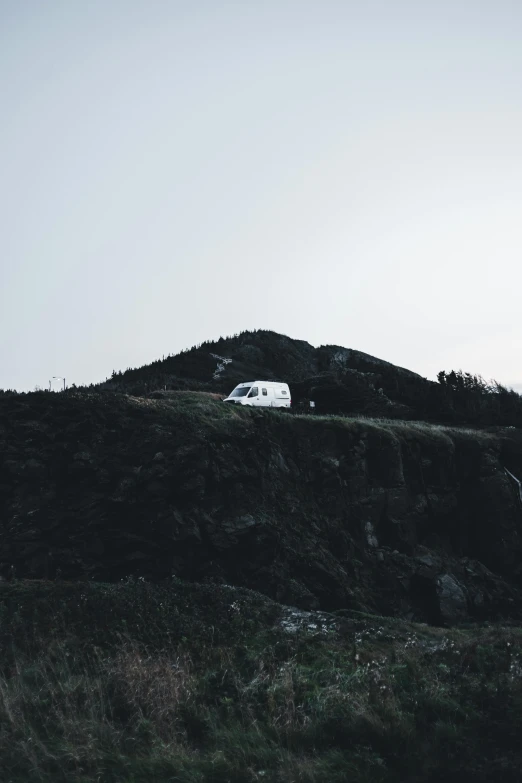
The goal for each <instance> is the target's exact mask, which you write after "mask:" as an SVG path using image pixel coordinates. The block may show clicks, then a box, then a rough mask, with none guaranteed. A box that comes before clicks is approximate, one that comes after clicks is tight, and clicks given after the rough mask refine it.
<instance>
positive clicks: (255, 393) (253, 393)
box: [248, 386, 259, 397]
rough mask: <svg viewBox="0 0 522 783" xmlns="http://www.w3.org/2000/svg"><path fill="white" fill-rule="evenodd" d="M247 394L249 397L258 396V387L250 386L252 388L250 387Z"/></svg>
mask: <svg viewBox="0 0 522 783" xmlns="http://www.w3.org/2000/svg"><path fill="white" fill-rule="evenodd" d="M248 396H249V397H258V396H259V389H258V388H257V386H252V388H251V389H250V394H249V395H248Z"/></svg>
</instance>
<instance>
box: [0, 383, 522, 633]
mask: <svg viewBox="0 0 522 783" xmlns="http://www.w3.org/2000/svg"><path fill="white" fill-rule="evenodd" d="M517 438H518V435H517V433H514V434H510V435H509V437H504V436H502V435H501V434H496V435H494V434H486V433H483V432H473V431H462V430H449V429H445V428H440V427H430V426H428V425H419V424H414V423H404V422H402V423H401V422H395V423H393V424H390V423H383V422H376V421H367V422H363V421H357V420H350V419H337V418H321V417H316V418H314V417H299V416H289V415H286V416H285V415H284V414H281V413H277V412H274V411H262V410H244V409H241V410H237V409H236V408H234V407H232V409H231V406H226V405H224V404H222V403H221V402H220V401H219V400H217V399H215V398H213V397H212V396H211V395H207V394H203V393H184V392H179V393H175V394H174V393H173V394H171V395H170V396H169V398H168V399H157V400H156V399H154V400H151V399H144V398H133V397H129V396H126V395H116V394H103V393H90V394H87V393H73V392H67V393H61V394H49V393H35V394H31V395H23V396H12V397H6V398H4V399H1V400H0V454H1V455H2V457H1V464H0V469H1V474H0V476H1V477H0V574H1V575H2V577H3V578H5V579H9V578H13V576H15V577H16V576H24V577H32V578H41V579H60V578H61V579H96V580H109V581H116V580H120V579H122V578H125V577H126V576H129V575H131V574H134V575H136V576H144V577H145V578H147V579H151V580H157V581H159V580H162V579H165V578H168V577H170V576H171V575H172V574H175V575H176V576H178V577H181V578H183V579H189V580H194V581H207V582H211V581H215V582H220V583H228V584H234V585H241V586H245V587H249V588H253V589H255V590H258V591H260V592H263V593H265V594H266V595H268V596H270V597H272V598H274V599H276V600H277V601H280V602H282V603H285V604H288V605H292V606H296V607H298V608H300V609H302V610H311V609H322V610H328V611H338V612H340V613H341V614H342V611H343V610H345V609H350V610H353V609H356V610H360V611H371V612H377V613H380V614H388V615H391V614H396V615H400V616H402V617H405V618H408V619H414V620H420V621H425V622H430V623H435V624H456V623H460V622H463V621H467V620H470V619H478V620H487V619H498V618H504V619H507V618H513V619H516V618H518V617H519V615H520V613H521V610H522V601H521V599H522V579H521V574H522V565H521V563H522V560H521V556H522V508H521V504H520V500H519V496H518V488H517V487H516V486H515V485H514V482H513V480H512V479H511V478H510V476H509V475H508V474H507V473H506V471H505V470H504V468H505V467H507V468H509V470H510V471H511V472H512V473H513V475H515V476H516V475H521V474H522V444H521V443H519V442H518V440H517Z"/></svg>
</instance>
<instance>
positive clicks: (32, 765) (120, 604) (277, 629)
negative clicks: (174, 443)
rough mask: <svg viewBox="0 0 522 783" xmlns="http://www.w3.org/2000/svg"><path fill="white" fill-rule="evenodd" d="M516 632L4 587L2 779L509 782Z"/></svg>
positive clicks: (233, 594)
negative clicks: (443, 628)
mask: <svg viewBox="0 0 522 783" xmlns="http://www.w3.org/2000/svg"><path fill="white" fill-rule="evenodd" d="M521 639H522V634H521V632H520V631H519V629H517V628H492V627H491V628H481V629H478V628H468V629H465V630H451V631H447V630H442V629H436V628H429V627H427V626H413V625H409V624H405V623H402V622H398V621H394V620H390V619H386V618H378V617H370V616H363V615H352V616H350V617H343V618H340V617H334V616H332V615H329V616H327V615H317V614H316V613H310V614H308V613H298V612H294V611H290V610H288V609H283V608H281V607H279V606H278V605H277V604H275V603H273V602H271V601H269V600H268V599H266V598H264V597H262V596H260V595H258V594H256V593H252V592H250V591H247V590H236V589H233V588H228V587H224V586H215V585H212V586H198V585H187V584H184V583H181V582H178V581H174V582H173V584H172V585H168V586H161V587H160V586H156V587H154V586H151V585H149V584H147V583H144V582H140V581H138V582H131V581H127V582H125V583H121V584H118V585H103V584H99V585H92V584H91V585H89V584H84V585H81V584H67V583H64V584H53V583H45V582H19V583H11V584H5V583H4V584H2V585H0V653H1V658H0V780H2V781H3V782H5V783H22V781H24V783H25V782H27V781H42V782H45V783H50V782H51V781H56V783H59V782H60V781H64V782H65V781H70V782H71V783H72V782H74V783H91V781H92V782H93V783H94V781H97V782H98V783H117V782H118V783H120V782H121V783H123V782H125V783H128V782H129V783H138V781H139V782H140V783H141V782H143V783H145V781H147V783H150V782H154V781H162V782H163V781H165V783H167V781H181V782H182V783H196V782H198V783H199V781H215V782H216V783H225V782H226V781H233V782H234V783H235V782H237V783H239V782H240V781H261V780H262V781H281V783H282V782H283V781H285V782H286V781H288V782H289V783H292V781H296V782H297V781H306V782H310V783H312V782H313V781H315V782H317V783H319V781H321V782H322V781H324V783H326V782H327V781H333V782H335V781H339V783H340V782H341V781H343V782H344V781H360V782H361V783H362V781H379V782H380V781H382V782H383V783H384V782H385V781H386V782H387V781H399V780H400V781H412V782H413V781H433V782H435V781H440V780H443V779H444V780H450V781H451V780H455V781H456V780H459V781H462V780H474V781H486V780H487V781H495V780H498V781H515V780H517V781H518V780H519V779H520V770H521V769H522V753H521V751H520V748H519V729H520V725H519V722H520V718H521V717H522V689H521V682H522V679H521V677H522V648H521V645H520V642H521Z"/></svg>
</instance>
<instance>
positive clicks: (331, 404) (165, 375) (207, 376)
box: [91, 330, 522, 426]
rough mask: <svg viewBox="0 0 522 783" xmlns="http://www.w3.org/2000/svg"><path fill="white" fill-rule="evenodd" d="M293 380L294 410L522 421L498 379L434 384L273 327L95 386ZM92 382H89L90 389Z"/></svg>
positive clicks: (149, 387) (465, 376) (198, 386)
mask: <svg viewBox="0 0 522 783" xmlns="http://www.w3.org/2000/svg"><path fill="white" fill-rule="evenodd" d="M255 378H257V379H266V380H271V379H279V380H285V381H287V382H288V383H290V385H291V390H292V398H293V404H294V408H296V409H297V410H300V409H303V410H306V409H307V406H308V401H309V400H313V401H314V402H315V404H316V411H317V413H320V414H348V415H354V414H358V415H365V416H378V417H386V418H394V419H410V420H418V419H421V420H426V421H433V422H439V423H445V424H461V425H472V426H487V425H490V426H491V425H496V426H506V425H516V426H522V398H521V397H520V396H519V395H518V394H516V393H515V392H514V391H510V390H508V389H506V388H504V387H503V386H501V384H498V383H496V382H493V383H492V384H486V383H485V382H484V381H483V380H482V379H481V378H480V377H477V376H473V375H471V374H470V373H462V372H460V371H459V372H457V373H455V372H454V371H452V372H448V373H447V374H446V373H444V372H441V373H440V374H439V382H438V383H435V382H433V381H428V380H427V379H426V378H423V377H422V376H420V375H418V374H417V373H414V372H412V371H411V370H407V369H405V368H403V367H397V366H395V365H393V364H391V363H390V362H387V361H384V360H383V359H378V358H376V357H374V356H370V355H369V354H366V353H363V352H361V351H357V350H354V349H351V348H343V347H342V346H338V345H324V346H320V347H319V348H314V347H313V346H311V345H310V344H309V343H307V342H305V341H303V340H293V339H291V338H289V337H286V336H285V335H281V334H277V333H275V332H270V331H263V330H259V331H254V332H243V333H241V334H238V335H236V336H234V337H230V338H226V339H224V338H220V339H219V340H216V341H209V342H205V343H203V344H201V345H199V346H196V347H194V348H191V349H190V350H187V351H183V352H182V353H180V354H177V355H176V356H167V357H166V358H163V359H161V360H158V361H155V362H152V363H151V364H149V365H146V366H144V367H140V368H137V369H127V370H126V371H125V372H122V371H118V372H116V371H114V373H113V375H112V378H111V379H110V380H109V381H107V382H104V383H102V384H99V385H98V387H97V388H100V389H105V390H112V391H119V392H125V393H128V394H132V395H135V396H136V395H138V396H147V395H149V394H152V393H156V394H159V393H160V391H172V390H193V391H196V390H198V391H208V392H213V393H217V394H221V395H225V394H228V393H229V392H230V391H231V389H232V388H234V386H235V385H236V384H237V383H240V382H242V381H245V380H249V379H255ZM91 388H94V387H91Z"/></svg>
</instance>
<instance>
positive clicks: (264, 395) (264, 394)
mask: <svg viewBox="0 0 522 783" xmlns="http://www.w3.org/2000/svg"><path fill="white" fill-rule="evenodd" d="M261 391H262V392H263V397H266V396H267V394H268V392H267V390H266V389H261Z"/></svg>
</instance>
